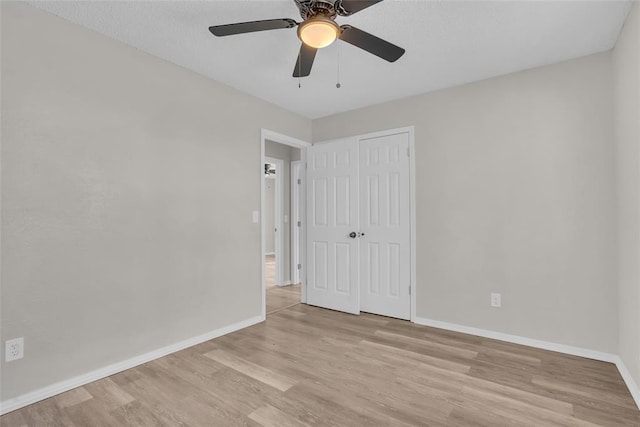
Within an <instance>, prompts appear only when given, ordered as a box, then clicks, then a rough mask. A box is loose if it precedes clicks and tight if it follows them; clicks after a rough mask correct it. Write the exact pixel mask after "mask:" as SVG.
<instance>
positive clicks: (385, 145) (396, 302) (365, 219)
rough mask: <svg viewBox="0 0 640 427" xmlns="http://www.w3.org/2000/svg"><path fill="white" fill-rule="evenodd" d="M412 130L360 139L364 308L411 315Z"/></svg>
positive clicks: (393, 314)
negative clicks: (410, 145) (409, 132)
mask: <svg viewBox="0 0 640 427" xmlns="http://www.w3.org/2000/svg"><path fill="white" fill-rule="evenodd" d="M409 167H410V165H409V134H408V133H400V134H396V135H389V136H382V137H377V138H370V139H362V140H360V196H359V198H360V231H361V232H362V233H364V235H363V236H361V237H359V239H358V241H359V244H360V310H362V311H365V312H368V313H376V314H382V315H385V316H391V317H397V318H400V319H407V320H408V319H410V317H411V295H410V293H409V292H410V290H409V288H410V284H411V272H410V271H411V259H410V258H411V234H410V233H411V224H410V218H411V217H410V192H409V191H410V182H409V180H410V178H409Z"/></svg>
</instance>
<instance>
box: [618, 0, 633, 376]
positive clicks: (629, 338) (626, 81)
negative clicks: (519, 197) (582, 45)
mask: <svg viewBox="0 0 640 427" xmlns="http://www.w3.org/2000/svg"><path fill="white" fill-rule="evenodd" d="M613 66H614V77H615V78H614V82H615V112H616V128H615V130H616V142H617V168H616V169H617V173H618V254H619V255H618V256H619V279H618V280H619V286H620V296H619V304H620V323H619V337H620V338H619V340H620V357H621V358H622V360H623V361H624V363H625V366H626V367H627V369H629V371H630V372H631V375H632V376H633V378H634V379H635V382H636V384H638V385H640V4H636V5H634V7H633V9H632V10H631V13H630V14H629V16H628V17H627V21H626V23H625V25H624V28H623V30H622V33H621V34H620V38H619V39H618V43H617V44H616V47H615V49H614V51H613Z"/></svg>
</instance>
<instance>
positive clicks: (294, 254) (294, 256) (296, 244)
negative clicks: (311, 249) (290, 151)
mask: <svg viewBox="0 0 640 427" xmlns="http://www.w3.org/2000/svg"><path fill="white" fill-rule="evenodd" d="M302 165H303V163H302V160H294V161H292V162H291V163H290V165H289V170H290V171H291V184H290V185H291V192H290V194H291V218H290V223H291V224H290V225H291V231H290V236H291V246H290V250H291V276H290V277H291V283H294V284H295V283H300V271H299V270H298V264H300V263H302V261H300V259H301V258H300V240H301V238H302V236H301V230H298V229H297V228H298V221H300V224H302V217H301V216H300V212H301V206H300V201H301V200H302V198H301V197H300V195H301V194H302V188H301V187H302V184H301V183H300V184H298V178H300V180H301V181H302ZM296 170H297V172H296ZM296 235H297V236H298V238H297V239H296V238H295V236H296Z"/></svg>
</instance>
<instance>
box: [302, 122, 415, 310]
mask: <svg viewBox="0 0 640 427" xmlns="http://www.w3.org/2000/svg"><path fill="white" fill-rule="evenodd" d="M398 133H408V134H409V169H410V170H409V185H410V187H411V188H410V189H409V198H410V207H409V213H410V215H411V220H410V224H411V231H410V232H411V267H410V268H411V322H413V323H415V322H416V294H417V291H416V160H415V159H416V156H415V148H416V147H415V127H414V126H406V127H401V128H395V129H388V130H383V131H379V132H372V133H366V134H361V135H356V136H350V137H345V138H339V139H333V140H331V141H332V142H335V141H340V140H348V139H352V138H357V140H358V142H360V140H362V139H368V138H377V137H382V136H389V135H395V134H398ZM326 142H329V141H326ZM315 144H316V143H314V145H315ZM303 267H304V265H303ZM305 287H306V282H305V283H304V284H303V286H302V289H303V293H304V292H306V289H305Z"/></svg>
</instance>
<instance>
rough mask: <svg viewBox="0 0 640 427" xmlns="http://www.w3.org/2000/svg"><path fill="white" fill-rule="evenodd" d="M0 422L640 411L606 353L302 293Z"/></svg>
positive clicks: (516, 418) (627, 415)
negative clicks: (365, 309)
mask: <svg viewBox="0 0 640 427" xmlns="http://www.w3.org/2000/svg"><path fill="white" fill-rule="evenodd" d="M269 292H273V293H274V295H277V293H278V292H280V293H281V295H278V296H277V297H276V298H271V301H276V302H278V303H279V302H282V301H285V300H286V298H293V299H295V298H299V295H296V292H299V290H296V289H295V288H293V287H288V289H285V288H273V289H272V290H270V291H269ZM274 307H277V306H272V307H270V308H274ZM268 310H269V309H268ZM0 425H2V426H3V427H4V426H6V427H22V426H28V427H31V426H64V427H85V426H91V427H93V426H225V427H227V426H230V427H235V426H252V427H256V426H285V427H286V426H305V425H313V426H340V427H343V426H363V425H371V426H382V425H384V426H387V425H389V426H391V425H392V426H443V427H444V426H487V427H498V426H509V425H513V426H535V427H542V426H564V427H566V426H590V427H591V426H594V425H598V426H607V427H614V426H636V427H637V426H640V411H639V410H638V408H637V407H636V406H635V403H634V401H633V399H632V397H631V394H630V393H629V390H628V389H627V388H626V386H625V384H624V381H623V380H622V378H621V376H620V374H619V373H618V371H617V369H616V367H615V366H614V365H612V364H610V363H604V362H598V361H594V360H589V359H583V358H579V357H576V356H570V355H565V354H560V353H555V352H550V351H545V350H540V349H535V348H531V347H526V346H522V345H516V344H510V343H505V342H501V341H496V340H491V339H486V338H481V337H474V336H469V335H465V334H461V333H457V332H452V331H443V330H440V329H437V328H430V327H424V326H419V325H414V324H410V323H408V322H405V321H401V320H397V319H390V318H387V317H381V316H375V315H371V314H362V315H360V316H354V315H349V314H345V313H338V312H334V311H331V310H324V309H321V308H318V307H311V306H306V305H302V304H296V305H294V306H290V307H288V308H283V307H280V309H277V310H275V311H274V312H273V313H272V314H270V315H269V317H268V318H267V321H266V322H263V323H260V324H257V325H254V326H251V327H249V328H246V329H243V330H240V331H237V332H234V333H232V334H228V335H226V336H223V337H219V338H217V339H215V340H211V341H207V342H205V343H202V344H199V345H196V346H193V347H190V348H188V349H185V350H183V351H180V352H178V353H174V354H171V355H169V356H166V357H163V358H160V359H157V360H154V361H152V362H149V363H146V364H144V365H140V366H138V367H135V368H132V369H129V370H127V371H124V372H121V373H119V374H116V375H113V376H111V377H108V378H105V379H102V380H99V381H96V382H93V383H90V384H87V385H85V386H83V387H79V388H77V389H74V390H70V391H68V392H66V393H62V394H60V395H58V396H56V397H54V398H51V399H46V400H43V401H41V402H38V403H36V404H33V405H30V406H27V407H25V408H22V409H19V410H17V411H14V412H11V413H9V414H6V415H3V416H2V417H0Z"/></svg>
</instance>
